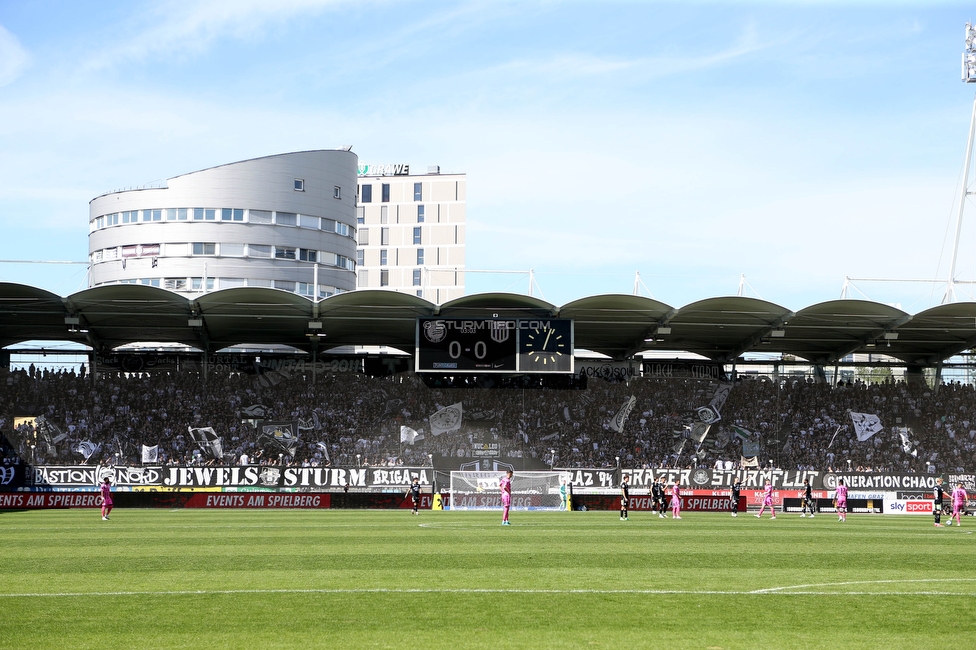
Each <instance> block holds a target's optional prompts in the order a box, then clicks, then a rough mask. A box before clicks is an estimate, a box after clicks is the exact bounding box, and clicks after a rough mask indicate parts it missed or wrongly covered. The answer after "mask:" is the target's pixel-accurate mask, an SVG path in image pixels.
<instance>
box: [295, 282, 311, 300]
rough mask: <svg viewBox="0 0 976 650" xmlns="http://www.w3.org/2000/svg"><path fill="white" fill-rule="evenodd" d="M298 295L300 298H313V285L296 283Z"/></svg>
mask: <svg viewBox="0 0 976 650" xmlns="http://www.w3.org/2000/svg"><path fill="white" fill-rule="evenodd" d="M298 294H299V295H301V296H308V297H309V298H314V297H315V285H314V284H311V283H308V282H299V283H298Z"/></svg>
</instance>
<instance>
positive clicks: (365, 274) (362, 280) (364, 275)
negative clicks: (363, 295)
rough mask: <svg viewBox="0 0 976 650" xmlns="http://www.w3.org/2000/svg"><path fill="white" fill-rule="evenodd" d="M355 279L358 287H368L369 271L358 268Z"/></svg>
mask: <svg viewBox="0 0 976 650" xmlns="http://www.w3.org/2000/svg"><path fill="white" fill-rule="evenodd" d="M357 279H358V285H359V286H360V287H368V286H369V271H367V270H366V269H359V272H358V278H357Z"/></svg>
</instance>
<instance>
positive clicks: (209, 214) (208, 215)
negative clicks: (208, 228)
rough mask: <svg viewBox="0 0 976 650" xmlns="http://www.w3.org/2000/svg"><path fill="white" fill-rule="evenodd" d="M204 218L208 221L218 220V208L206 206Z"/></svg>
mask: <svg viewBox="0 0 976 650" xmlns="http://www.w3.org/2000/svg"><path fill="white" fill-rule="evenodd" d="M203 218H204V219H205V220H207V221H216V220H217V208H206V209H205V210H204V211H203Z"/></svg>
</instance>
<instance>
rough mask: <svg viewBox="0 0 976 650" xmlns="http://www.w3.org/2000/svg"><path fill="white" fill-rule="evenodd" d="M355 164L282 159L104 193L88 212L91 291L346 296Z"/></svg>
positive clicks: (324, 156)
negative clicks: (233, 290) (252, 290)
mask: <svg viewBox="0 0 976 650" xmlns="http://www.w3.org/2000/svg"><path fill="white" fill-rule="evenodd" d="M357 163H358V159H357V156H356V154H354V153H352V152H350V151H334V150H319V151H302V152H295V153H285V154H279V155H275V156H265V157H263V158H255V159H253V160H244V161H241V162H235V163H229V164H227V165H220V166H219V167H212V168H210V169H204V170H201V171H197V172H192V173H189V174H184V175H182V176H177V177H175V178H171V179H169V180H168V181H167V183H166V186H165V187H159V188H147V189H136V190H123V191H118V192H110V193H108V194H103V195H102V196H99V197H97V198H95V199H93V200H92V201H91V202H90V204H89V205H90V217H89V218H90V233H89V236H88V252H89V260H90V262H91V272H90V274H89V282H88V284H89V286H90V287H95V286H99V285H103V284H119V283H135V284H148V285H152V286H157V287H162V288H164V289H169V290H172V291H178V292H181V293H185V294H189V295H197V294H201V293H205V292H207V291H212V290H215V289H226V288H230V287H243V286H250V287H273V288H277V289H283V290H285V291H290V292H293V293H299V294H301V295H304V296H308V297H310V298H311V297H316V296H317V297H320V298H325V297H328V296H330V295H332V294H334V293H338V292H342V291H351V290H353V289H355V287H356V276H355V262H354V260H355V259H356V191H357V187H356V180H357V179H356V168H357ZM316 287H317V288H316Z"/></svg>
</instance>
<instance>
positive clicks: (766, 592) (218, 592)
mask: <svg viewBox="0 0 976 650" xmlns="http://www.w3.org/2000/svg"><path fill="white" fill-rule="evenodd" d="M960 580H964V579H960ZM885 582H950V580H919V581H908V580H906V581H900V580H892V581H884V580H879V581H863V582H852V583H836V584H838V585H843V584H873V583H885ZM811 586H818V585H811ZM819 586H830V585H819ZM802 588H803V586H802V585H796V586H794V587H778V588H775V589H762V590H758V591H722V590H708V589H703V590H694V589H433V588H432V589H388V588H376V589H187V590H180V591H175V590H174V591H92V592H63V593H19V594H0V598H88V597H91V596H226V595H231V596H233V595H255V594H258V595H260V594H322V595H341V594H345V595H349V594H522V595H533V594H538V595H615V594H620V595H651V596H656V595H659V596H670V595H686V596H972V595H973V593H971V592H953V591H776V589H802Z"/></svg>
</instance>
